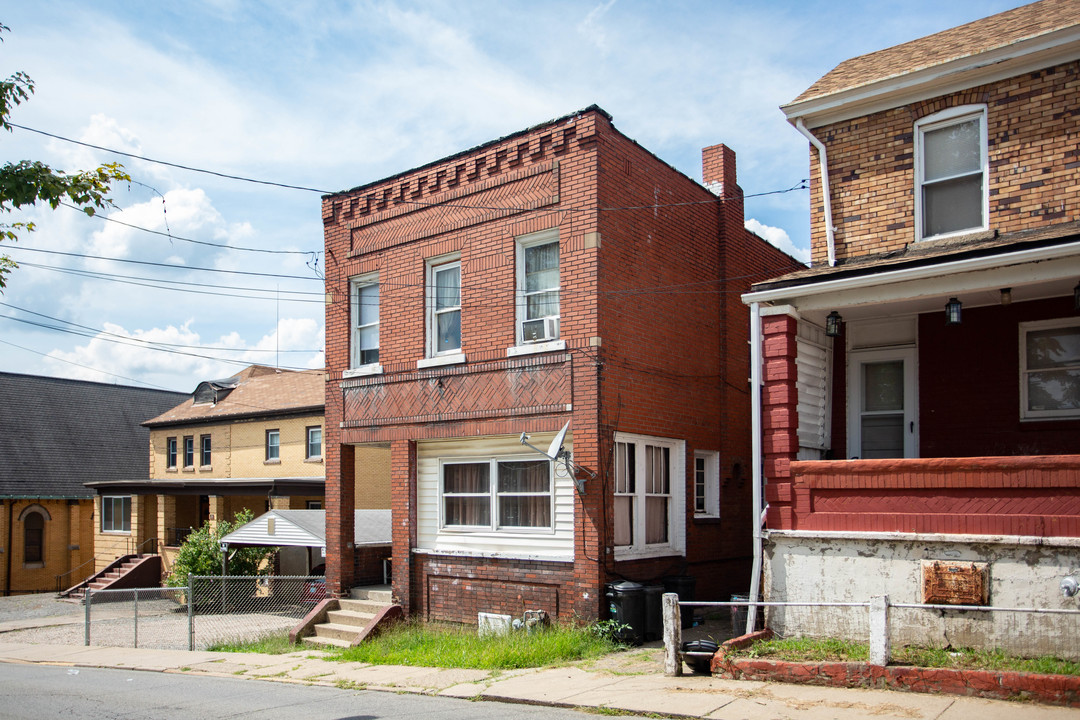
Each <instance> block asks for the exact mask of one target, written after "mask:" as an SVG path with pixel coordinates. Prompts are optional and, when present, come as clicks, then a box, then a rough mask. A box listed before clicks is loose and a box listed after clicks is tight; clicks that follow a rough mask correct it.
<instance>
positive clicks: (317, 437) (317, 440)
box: [304, 425, 322, 460]
mask: <svg viewBox="0 0 1080 720" xmlns="http://www.w3.org/2000/svg"><path fill="white" fill-rule="evenodd" d="M304 457H305V458H307V459H308V460H315V459H318V458H321V457H322V427H321V426H319V425H312V426H311V427H309V428H308V429H307V452H306V454H305V455H304Z"/></svg>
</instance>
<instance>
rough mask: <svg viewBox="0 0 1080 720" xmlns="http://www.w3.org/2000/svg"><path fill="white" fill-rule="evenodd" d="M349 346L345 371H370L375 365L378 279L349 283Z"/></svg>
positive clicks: (377, 353)
mask: <svg viewBox="0 0 1080 720" xmlns="http://www.w3.org/2000/svg"><path fill="white" fill-rule="evenodd" d="M349 295H350V303H351V308H352V309H351V313H350V314H351V316H352V317H351V322H350V323H349V324H350V326H351V335H352V337H351V344H350V351H349V368H350V369H356V368H373V367H375V366H377V365H378V363H379V276H378V275H363V276H361V277H357V278H353V279H352V280H350V281H349Z"/></svg>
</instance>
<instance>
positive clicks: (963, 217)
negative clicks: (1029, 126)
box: [915, 105, 989, 240]
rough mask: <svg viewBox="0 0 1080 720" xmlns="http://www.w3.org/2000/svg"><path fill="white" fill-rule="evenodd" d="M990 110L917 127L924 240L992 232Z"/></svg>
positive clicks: (927, 120) (943, 115)
mask: <svg viewBox="0 0 1080 720" xmlns="http://www.w3.org/2000/svg"><path fill="white" fill-rule="evenodd" d="M986 150H987V140H986V106H985V105H965V106H963V107H957V108H949V109H947V110H942V111H941V112H938V113H934V114H933V115H928V116H927V117H924V118H922V119H921V120H919V121H918V122H916V123H915V177H916V180H915V184H916V188H915V217H916V222H917V224H918V233H919V239H921V240H925V239H928V238H932V237H938V236H942V235H952V234H957V233H964V232H976V231H979V230H985V229H986V228H987V226H988V225H987V214H988V209H989V195H988V192H987V188H988V182H987V175H988V173H987V168H988V163H987V158H986Z"/></svg>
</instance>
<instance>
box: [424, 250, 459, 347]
mask: <svg viewBox="0 0 1080 720" xmlns="http://www.w3.org/2000/svg"><path fill="white" fill-rule="evenodd" d="M427 288H428V298H427V307H428V318H427V330H428V356H429V357H437V356H439V355H451V354H456V353H460V352H461V263H460V262H459V261H457V260H453V261H447V262H437V263H436V262H433V263H431V264H430V265H428V282H427Z"/></svg>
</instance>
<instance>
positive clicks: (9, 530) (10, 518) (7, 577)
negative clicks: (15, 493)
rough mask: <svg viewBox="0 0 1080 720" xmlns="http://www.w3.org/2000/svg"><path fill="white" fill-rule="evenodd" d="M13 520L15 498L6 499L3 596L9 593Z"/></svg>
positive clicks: (13, 534)
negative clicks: (5, 571) (5, 548)
mask: <svg viewBox="0 0 1080 720" xmlns="http://www.w3.org/2000/svg"><path fill="white" fill-rule="evenodd" d="M14 520H15V500H14V499H9V500H8V513H7V573H6V574H5V575H4V597H8V596H9V595H11V543H12V542H14V538H15V532H14V530H13V529H12V527H11V523H12V522H14Z"/></svg>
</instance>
